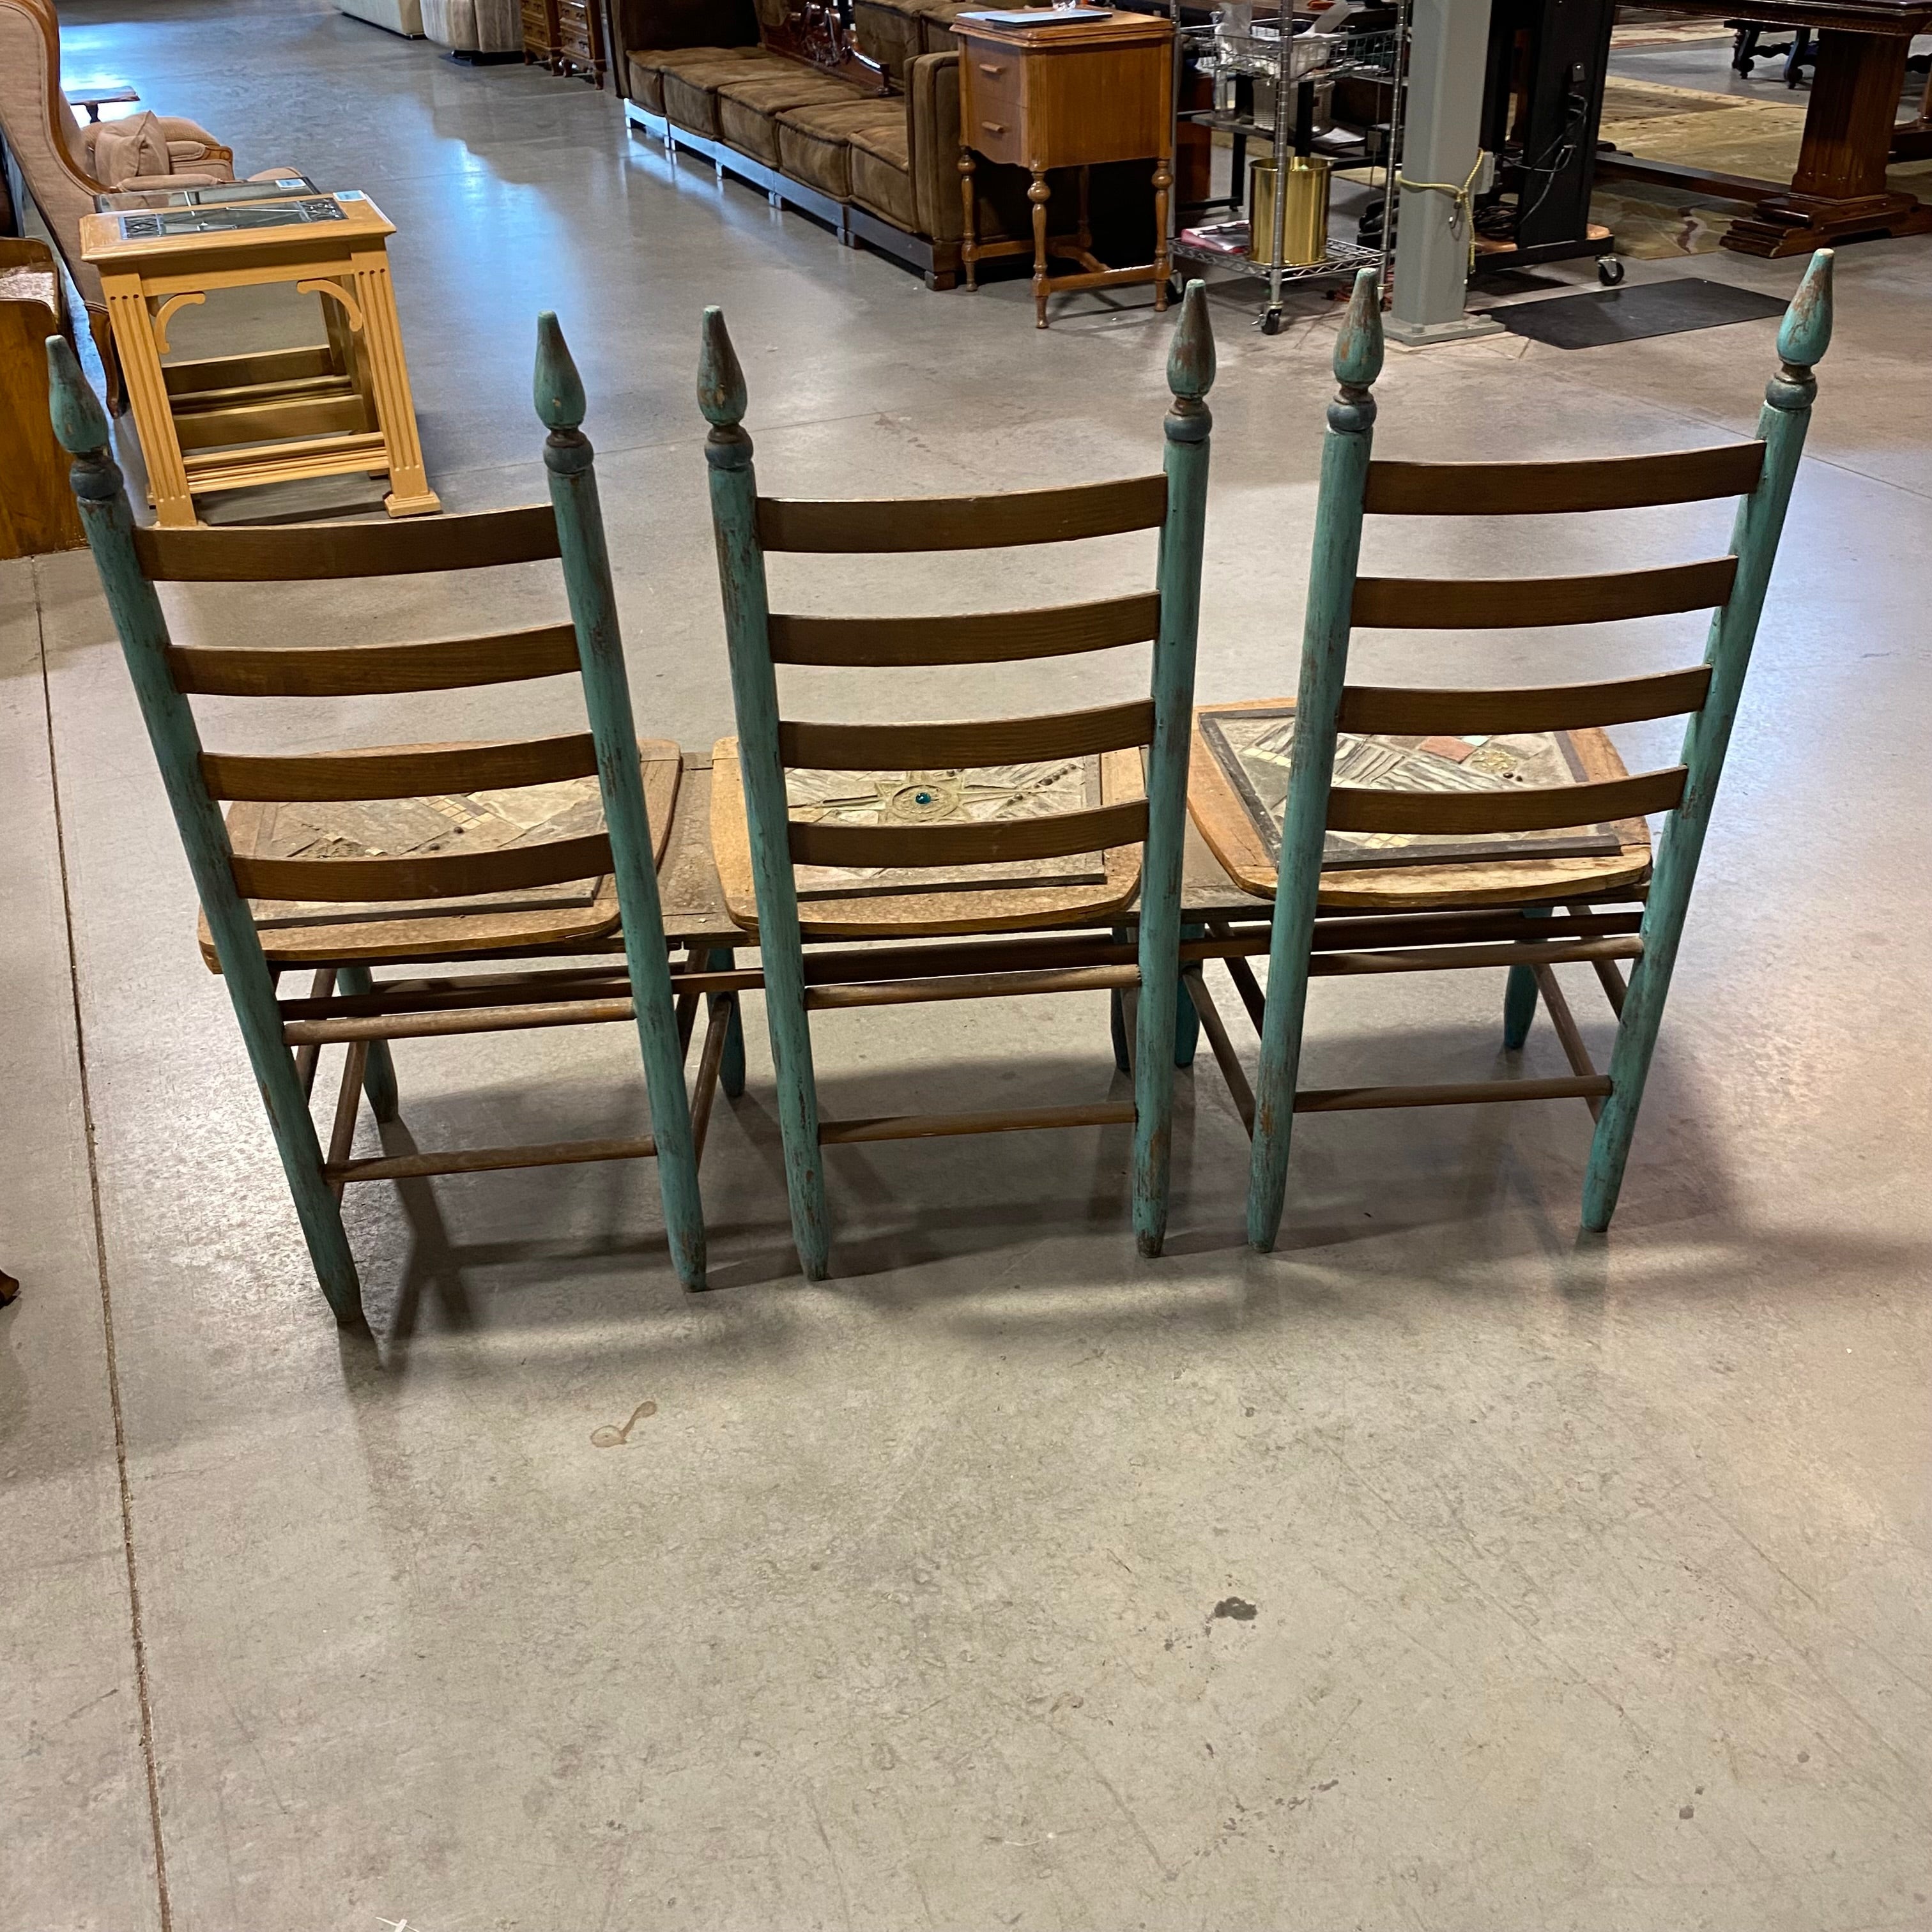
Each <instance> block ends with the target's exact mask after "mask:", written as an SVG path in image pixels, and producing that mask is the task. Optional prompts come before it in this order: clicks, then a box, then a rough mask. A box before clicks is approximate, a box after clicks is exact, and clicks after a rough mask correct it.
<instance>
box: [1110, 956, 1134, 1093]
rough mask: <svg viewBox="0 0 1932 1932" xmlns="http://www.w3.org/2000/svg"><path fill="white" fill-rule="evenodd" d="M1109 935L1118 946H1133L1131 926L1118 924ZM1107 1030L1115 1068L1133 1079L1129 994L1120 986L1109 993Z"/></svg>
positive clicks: (1116, 1071) (1117, 1071)
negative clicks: (1128, 1042) (1129, 1034)
mask: <svg viewBox="0 0 1932 1932" xmlns="http://www.w3.org/2000/svg"><path fill="white" fill-rule="evenodd" d="M1107 936H1108V938H1110V939H1111V940H1112V941H1113V942H1114V944H1115V945H1116V946H1131V945H1132V944H1133V940H1134V934H1133V927H1131V926H1115V928H1114V929H1113V930H1112V932H1110V933H1109V935H1107ZM1107 1030H1108V1031H1109V1033H1110V1034H1112V1036H1113V1041H1114V1070H1115V1073H1124V1074H1126V1075H1127V1076H1128V1077H1129V1079H1132V1078H1133V1071H1134V1057H1133V1053H1132V1052H1131V1051H1130V1049H1129V1047H1128V1045H1127V995H1126V994H1124V992H1121V989H1120V988H1119V987H1118V986H1116V987H1115V989H1114V990H1113V991H1112V992H1111V993H1109V995H1107Z"/></svg>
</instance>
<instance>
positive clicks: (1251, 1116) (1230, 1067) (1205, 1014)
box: [1181, 973, 1255, 1134]
mask: <svg viewBox="0 0 1932 1932" xmlns="http://www.w3.org/2000/svg"><path fill="white" fill-rule="evenodd" d="M1181 985H1182V986H1183V987H1184V989H1186V991H1187V997H1188V998H1190V1000H1191V1001H1193V1003H1194V1010H1195V1011H1196V1013H1199V1015H1200V1016H1201V1030H1202V1032H1203V1033H1205V1034H1206V1035H1207V1036H1208V1049H1209V1051H1210V1052H1212V1053H1213V1055H1214V1064H1215V1065H1216V1066H1217V1067H1220V1070H1221V1078H1222V1079H1223V1080H1225V1081H1226V1082H1227V1083H1228V1092H1229V1097H1231V1098H1232V1100H1233V1101H1234V1103H1235V1112H1237V1113H1238V1114H1239V1115H1241V1124H1242V1126H1243V1127H1246V1128H1247V1130H1248V1132H1249V1133H1250V1134H1252V1133H1253V1132H1254V1130H1255V1090H1254V1088H1253V1087H1252V1086H1250V1085H1249V1084H1248V1074H1247V1068H1246V1067H1244V1066H1243V1065H1242V1064H1241V1055H1239V1054H1238V1053H1237V1052H1235V1043H1234V1042H1233V1041H1232V1040H1230V1039H1229V1037H1228V1029H1227V1027H1226V1024H1225V1023H1224V1022H1223V1020H1222V1018H1221V1010H1220V1007H1217V1006H1216V1005H1215V1004H1214V996H1213V995H1211V993H1210V992H1208V988H1207V985H1206V983H1205V981H1204V980H1202V977H1201V975H1200V974H1199V973H1184V974H1182V975H1181Z"/></svg>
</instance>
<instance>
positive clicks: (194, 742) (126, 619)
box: [47, 335, 363, 1327]
mask: <svg viewBox="0 0 1932 1932" xmlns="http://www.w3.org/2000/svg"><path fill="white" fill-rule="evenodd" d="M47 370H48V377H49V396H48V401H49V406H50V408H51V410H52V416H53V423H54V430H55V434H56V435H57V436H58V437H59V438H60V440H61V443H62V446H64V447H65V449H67V450H68V452H70V453H71V455H73V456H74V458H75V461H74V467H73V469H72V471H71V473H70V476H71V481H72V483H73V485H74V496H75V499H76V500H77V502H78V503H79V505H80V514H81V521H82V523H83V526H85V528H86V532H87V541H88V545H89V548H90V549H91V550H92V551H93V553H94V561H95V565H97V567H98V568H99V570H100V572H101V587H102V589H104V590H105V591H106V592H107V603H108V607H109V609H110V610H112V611H113V613H114V624H115V629H116V630H117V631H119V633H120V635H121V652H122V655H124V658H126V660H127V671H128V675H129V676H130V679H132V680H133V686H134V694H135V697H136V699H137V700H139V703H140V706H141V715H142V718H143V720H144V721H145V724H146V725H147V727H148V741H149V742H150V743H151V744H152V745H153V746H154V757H155V760H156V762H157V764H158V765H159V766H160V772H161V779H162V782H163V784H164V785H165V786H166V789H167V794H168V802H169V805H170V806H171V807H172V809H173V812H174V816H175V825H176V826H177V828H178V829H179V831H180V833H181V848H182V850H183V851H184V852H185V853H186V854H187V862H188V867H189V869H190V871H192V873H193V875H194V883H195V889H196V892H197V894H198V895H199V898H200V900H201V905H202V911H203V912H204V913H205V914H206V915H207V918H208V931H209V932H210V933H211V934H212V935H213V936H214V947H215V951H216V953H217V956H219V957H220V961H221V974H222V979H223V982H224V983H225V984H226V986H227V989H228V997H229V1000H230V1001H232V1002H233V1005H234V1008H235V1018H236V1023H237V1025H239V1027H240V1028H241V1029H242V1040H243V1041H244V1042H245V1044H246V1045H247V1047H248V1059H249V1064H250V1065H251V1067H252V1068H253V1069H254V1075H255V1084H256V1085H257V1088H259V1089H260V1092H261V1095H262V1103H263V1106H264V1107H265V1108H266V1109H267V1111H268V1115H269V1130H270V1132H271V1133H273V1135H274V1136H275V1148H276V1151H277V1152H278V1153H279V1154H281V1160H282V1171H283V1172H284V1175H286V1176H287V1179H288V1184H289V1193H290V1196H291V1197H292V1198H293V1200H294V1202H295V1208H296V1218H297V1219H298V1220H299V1221H300V1222H301V1223H302V1237H303V1239H304V1240H305V1241H306V1242H307V1243H308V1252H309V1258H310V1259H311V1261H312V1262H314V1265H315V1274H316V1280H317V1282H318V1283H320V1286H321V1288H322V1292H323V1294H324V1295H326V1296H327V1297H328V1298H329V1307H330V1308H331V1309H332V1310H334V1312H335V1319H337V1321H338V1322H341V1323H342V1324H343V1325H344V1327H359V1326H360V1325H362V1320H363V1316H362V1286H361V1283H359V1281H358V1280H357V1278H356V1262H355V1258H354V1256H352V1255H351V1254H350V1251H349V1237H348V1235H347V1233H346V1232H344V1229H343V1226H342V1209H341V1205H340V1204H339V1203H338V1202H337V1200H336V1199H335V1195H334V1194H333V1193H332V1192H331V1191H330V1189H329V1183H328V1182H327V1181H326V1180H325V1179H324V1178H323V1172H322V1163H323V1156H322V1145H321V1142H320V1141H319V1140H318V1139H317V1137H316V1131H315V1122H314V1119H313V1118H311V1115H310V1114H309V1111H308V1094H307V1093H305V1091H303V1087H302V1079H301V1076H299V1074H298V1073H296V1062H295V1056H294V1055H293V1054H292V1053H291V1052H290V1051H289V1049H288V1045H287V1041H286V1040H284V1037H283V1034H282V1014H281V1007H279V1006H278V1004H276V1001H275V978H274V976H273V975H272V974H271V973H270V972H269V967H268V962H267V961H266V959H264V958H263V954H262V943H261V939H260V935H258V934H257V932H256V930H255V922H254V919H253V917H252V916H251V915H250V913H249V910H248V905H247V904H246V902H245V901H244V900H243V899H242V895H241V894H240V892H239V891H238V890H237V889H236V884H235V876H234V873H233V871H232V869H231V865H232V862H233V856H234V854H233V851H232V850H231V848H230V847H229V843H228V828H227V826H226V823H224V822H223V819H222V816H221V808H220V805H218V804H217V803H216V802H215V800H214V798H213V796H211V794H210V793H209V791H208V785H207V782H206V780H205V778H204V776H203V775H202V763H201V758H202V746H201V738H200V734H199V733H198V732H197V731H196V729H195V722H194V714H193V712H192V711H191V710H190V709H189V708H188V703H187V699H186V698H185V697H183V696H182V695H181V692H180V691H179V689H178V688H177V687H176V685H175V681H174V676H173V673H172V671H171V670H169V665H168V651H169V647H170V642H171V640H170V639H169V635H168V626H167V619H166V616H164V615H163V613H162V610H161V606H160V599H159V598H157V596H156V595H155V594H154V586H153V584H152V583H150V582H149V581H148V577H147V574H146V573H145V571H143V570H142V567H141V562H140V559H139V556H137V555H136V553H135V549H134V523H133V511H131V510H130V508H129V507H128V503H127V492H126V490H124V488H123V487H121V472H120V470H119V469H118V468H117V467H116V466H115V463H114V460H113V458H112V457H111V456H110V455H109V453H108V448H107V443H108V430H107V416H106V415H105V413H104V412H103V410H101V404H100V402H99V401H98V398H96V397H95V395H94V393H93V392H92V390H90V389H89V388H88V386H87V383H86V378H85V377H83V376H82V374H81V373H80V364H79V363H78V362H76V360H75V359H74V350H73V349H72V348H71V347H70V345H69V344H68V342H67V341H66V339H65V338H64V337H62V336H58V335H56V336H52V337H49V338H48V341H47Z"/></svg>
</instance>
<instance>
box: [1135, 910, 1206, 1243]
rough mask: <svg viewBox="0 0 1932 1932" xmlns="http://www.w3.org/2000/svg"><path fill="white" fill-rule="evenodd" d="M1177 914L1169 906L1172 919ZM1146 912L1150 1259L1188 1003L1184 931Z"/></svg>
mask: <svg viewBox="0 0 1932 1932" xmlns="http://www.w3.org/2000/svg"><path fill="white" fill-rule="evenodd" d="M1172 910H1174V908H1173V907H1172V902H1171V901H1170V904H1169V916H1170V917H1171V916H1172ZM1159 924H1160V922H1158V921H1157V920H1156V919H1154V916H1153V914H1152V909H1151V907H1149V908H1144V909H1143V910H1142V916H1141V932H1140V972H1141V984H1140V998H1139V999H1138V1000H1136V1001H1135V1002H1134V1243H1135V1245H1136V1247H1138V1248H1139V1250H1140V1252H1141V1253H1142V1254H1143V1255H1145V1256H1148V1257H1149V1258H1150V1259H1151V1258H1152V1257H1153V1256H1156V1255H1157V1254H1159V1253H1160V1251H1161V1248H1162V1246H1163V1244H1164V1243H1165V1242H1166V1239H1167V1203H1168V1187H1169V1160H1170V1157H1171V1155H1172V1148H1173V1140H1174V1067H1175V1055H1176V1052H1177V1046H1176V1040H1177V1033H1176V1028H1175V1020H1176V1019H1177V1018H1178V1009H1179V1007H1180V1005H1181V1003H1183V1002H1184V1001H1185V1002H1186V1003H1187V1004H1188V1006H1189V1007H1190V1011H1191V1010H1192V1007H1193V1002H1192V1001H1189V1000H1188V998H1187V993H1186V992H1185V991H1184V989H1183V988H1182V986H1181V941H1180V929H1179V927H1178V925H1176V924H1169V925H1168V926H1167V930H1166V932H1165V933H1163V932H1160V930H1158V926H1159Z"/></svg>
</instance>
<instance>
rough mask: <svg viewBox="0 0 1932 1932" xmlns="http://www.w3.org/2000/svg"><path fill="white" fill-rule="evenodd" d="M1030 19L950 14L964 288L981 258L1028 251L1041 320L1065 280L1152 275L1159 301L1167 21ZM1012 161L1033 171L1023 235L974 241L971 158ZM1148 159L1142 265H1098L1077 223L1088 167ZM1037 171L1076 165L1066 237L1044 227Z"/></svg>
mask: <svg viewBox="0 0 1932 1932" xmlns="http://www.w3.org/2000/svg"><path fill="white" fill-rule="evenodd" d="M1040 21H1041V24H1040V26H1001V25H996V24H995V23H993V22H992V21H989V20H974V19H973V18H971V17H970V16H965V15H962V17H959V19H957V20H955V21H954V22H953V34H954V37H956V39H957V40H959V45H960V54H959V138H960V142H961V146H960V152H959V176H960V188H961V192H962V194H963V195H964V196H965V205H966V234H965V240H964V242H962V245H961V248H960V254H961V255H962V257H963V258H964V259H965V264H966V286H967V287H968V288H969V289H970V288H974V287H977V276H976V274H975V269H976V266H977V264H978V263H980V262H981V261H983V260H986V259H987V258H988V257H992V256H996V255H1022V254H1025V253H1026V252H1027V250H1028V247H1029V244H1028V243H1027V242H985V243H982V242H980V240H979V239H978V234H979V226H978V221H979V206H978V196H977V193H976V192H975V189H974V170H975V169H976V167H977V165H978V157H979V156H980V155H984V156H985V157H986V159H987V160H989V161H1003V162H1007V163H1010V164H1012V165H1013V166H1017V167H1022V168H1025V169H1027V170H1028V172H1029V173H1031V175H1032V176H1033V185H1032V186H1031V187H1030V188H1029V189H1028V190H1027V199H1028V200H1029V201H1031V202H1032V204H1033V240H1032V242H1031V248H1032V251H1033V299H1034V320H1035V321H1036V322H1037V324H1038V325H1039V326H1040V328H1042V329H1044V328H1045V327H1046V299H1047V297H1048V296H1050V295H1052V294H1054V293H1056V292H1057V291H1059V290H1067V289H1101V288H1110V287H1115V286H1117V285H1118V284H1121V283H1125V282H1152V283H1153V284H1154V306H1155V307H1156V308H1163V309H1164V308H1166V306H1167V283H1168V272H1169V263H1168V252H1167V197H1168V190H1169V188H1170V187H1172V185H1173V183H1174V96H1173V77H1172V76H1173V60H1174V28H1173V26H1172V23H1169V22H1168V21H1166V20H1157V19H1155V18H1154V17H1151V16H1150V15H1148V14H1145V13H1115V14H1112V15H1110V16H1109V17H1108V18H1107V19H1106V20H1066V21H1061V22H1059V23H1057V24H1055V14H1054V13H1053V12H1052V10H1049V9H1046V8H1042V9H1041V10H1040ZM1142 159H1147V160H1151V161H1152V162H1153V163H1154V237H1155V239H1154V248H1155V255H1154V260H1153V262H1152V263H1150V264H1148V266H1145V267H1144V268H1137V269H1110V268H1109V267H1108V266H1106V263H1104V262H1102V261H1100V260H1099V259H1098V258H1097V257H1096V256H1095V255H1094V254H1093V252H1092V250H1093V236H1092V235H1091V232H1090V230H1089V229H1088V220H1087V181H1088V173H1087V171H1088V169H1089V168H1091V167H1093V166H1095V165H1096V164H1097V163H1102V162H1106V161H1132V160H1142ZM1049 168H1078V169H1080V171H1081V172H1080V221H1079V227H1078V229H1076V231H1075V232H1074V233H1073V234H1071V235H1062V236H1049V235H1048V233H1047V220H1046V206H1047V202H1048V200H1049V196H1050V190H1049V188H1048V187H1047V182H1046V175H1047V170H1048V169H1049ZM1056 256H1057V257H1060V258H1061V259H1062V260H1068V261H1073V262H1078V263H1079V264H1080V269H1079V273H1078V274H1076V275H1049V273H1048V272H1047V267H1048V263H1049V261H1050V260H1052V258H1053V257H1056Z"/></svg>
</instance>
